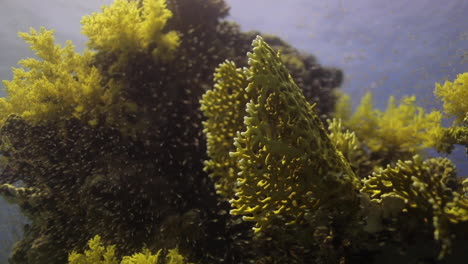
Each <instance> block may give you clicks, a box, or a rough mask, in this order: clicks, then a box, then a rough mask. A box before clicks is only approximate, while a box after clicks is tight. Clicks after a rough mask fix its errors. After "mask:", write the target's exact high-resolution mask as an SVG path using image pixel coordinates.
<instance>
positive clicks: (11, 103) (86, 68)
mask: <svg viewBox="0 0 468 264" xmlns="http://www.w3.org/2000/svg"><path fill="white" fill-rule="evenodd" d="M19 36H20V37H22V38H23V39H24V40H25V41H26V42H27V43H29V44H30V45H31V49H32V50H34V51H35V52H36V55H37V56H38V57H39V59H33V58H30V59H24V60H21V61H20V62H19V64H20V65H21V66H23V67H24V68H16V69H13V80H12V81H4V84H5V87H6V92H7V97H6V98H0V122H1V123H4V122H5V120H6V118H7V117H8V116H9V115H10V114H16V115H19V116H21V117H23V118H25V119H26V120H28V121H31V122H33V123H39V122H41V121H44V120H56V119H59V118H61V117H67V116H75V117H78V118H83V119H86V121H89V122H94V121H93V120H95V118H96V117H97V116H96V112H94V111H93V108H94V109H95V107H94V106H95V105H98V104H100V103H101V102H102V101H101V99H100V95H102V93H103V91H102V89H101V84H100V82H101V75H100V74H99V72H98V70H97V69H96V68H95V67H92V66H90V61H91V60H92V54H91V53H90V52H85V53H84V54H83V55H80V54H78V53H76V52H75V51H74V47H73V45H72V44H71V42H67V43H66V45H65V47H61V46H60V45H56V44H55V40H54V36H53V31H51V30H46V29H45V28H41V29H40V31H39V32H38V31H36V30H34V29H32V28H31V30H30V33H29V34H28V33H19Z"/></svg>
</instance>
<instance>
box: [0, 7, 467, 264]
mask: <svg viewBox="0 0 468 264" xmlns="http://www.w3.org/2000/svg"><path fill="white" fill-rule="evenodd" d="M187 1H189V0H187ZM112 2H113V1H111V0H109V1H107V0H106V1H104V0H96V1H91V0H80V1H65V0H43V1H34V0H1V2H0V24H1V26H0V79H2V80H11V78H12V72H11V67H13V66H16V65H17V62H18V60H20V59H21V58H25V57H28V56H33V53H32V51H30V50H29V48H28V45H27V44H26V43H24V41H23V40H21V39H20V38H18V37H17V32H19V31H25V32H26V31H29V27H34V28H36V29H38V28H39V27H40V26H44V27H46V28H47V29H54V30H55V36H56V40H57V42H58V43H61V44H63V43H65V41H66V40H72V41H73V43H74V45H75V46H76V50H77V51H78V52H81V51H82V50H84V45H85V43H86V41H87V40H86V38H85V36H83V35H81V34H80V27H81V26H80V19H81V17H82V16H84V15H87V14H90V13H92V12H97V11H99V10H100V6H101V5H104V4H110V3H112ZM226 2H227V4H228V5H229V6H230V7H231V9H230V15H229V16H228V20H232V21H234V22H236V23H238V24H240V26H241V30H242V31H249V30H258V31H260V32H262V33H266V34H273V35H277V36H279V37H281V38H282V39H283V40H285V41H287V42H288V43H289V44H290V45H292V46H293V47H295V48H297V49H299V50H300V51H304V52H307V53H310V54H312V55H314V56H315V57H316V58H317V60H318V61H319V63H320V64H322V65H324V66H326V67H336V68H339V69H341V70H342V71H343V73H344V81H343V83H342V84H341V90H342V91H343V92H345V93H346V94H349V95H350V96H351V99H352V102H353V105H354V106H355V105H357V104H358V102H359V100H360V99H361V97H362V96H364V94H365V93H366V92H369V91H370V92H372V94H373V96H374V102H375V104H376V106H377V107H378V108H381V109H384V108H385V106H386V103H387V100H388V97H389V96H390V95H394V96H396V97H397V98H401V96H403V95H416V96H417V99H418V101H417V104H418V105H420V106H423V107H424V108H425V109H427V110H430V109H433V108H435V109H440V108H441V103H440V102H439V101H437V100H436V99H435V97H434V95H433V90H434V83H443V82H444V81H445V80H453V79H454V78H455V77H456V75H457V74H459V73H462V72H466V71H467V70H468V53H467V52H468V19H467V18H466V14H468V2H467V1H464V0H450V1H431V0H414V1H402V0H395V1H381V0H377V1H375V0H354V1H343V0H326V1H314V0H289V1H279V0H269V1H268V0H249V1H243V0H226ZM2 86H3V85H2ZM0 94H1V96H4V95H5V93H4V92H1V93H0ZM447 122H448V123H449V121H447ZM434 153H435V152H434ZM434 153H432V152H430V153H429V154H434ZM448 157H449V158H451V159H452V160H453V161H454V163H455V165H456V166H457V171H458V174H459V175H462V176H466V175H468V163H467V162H466V157H465V153H464V149H463V148H462V147H456V148H455V150H454V151H453V153H452V154H451V155H449V156H448ZM25 221H26V220H25V218H24V217H23V216H21V214H20V213H19V211H18V210H17V208H16V207H15V206H13V205H9V204H7V203H6V202H5V201H4V200H3V198H0V263H7V257H8V254H9V252H10V250H11V247H12V244H13V243H14V242H15V241H16V240H18V239H19V238H20V237H21V233H22V232H21V226H22V224H23V223H24V222H25Z"/></svg>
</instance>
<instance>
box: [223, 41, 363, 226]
mask: <svg viewBox="0 0 468 264" xmlns="http://www.w3.org/2000/svg"><path fill="white" fill-rule="evenodd" d="M253 47H254V48H253V53H249V54H248V56H249V66H250V68H249V69H248V70H247V75H248V81H249V85H248V87H247V93H249V96H251V97H250V98H249V99H250V102H249V103H248V104H247V115H246V117H245V119H244V123H245V125H246V130H245V131H242V132H239V133H238V134H237V137H236V139H235V143H234V144H235V146H236V148H237V149H236V151H235V152H233V153H232V154H231V157H233V158H235V159H236V160H238V164H239V167H240V169H241V172H240V173H239V178H238V185H239V191H238V192H237V194H236V195H237V196H238V198H237V199H233V200H232V201H231V204H232V205H233V207H234V208H235V209H233V210H232V211H231V213H233V214H237V215H243V216H244V219H245V220H248V221H254V222H255V223H256V229H255V230H256V231H261V230H262V229H268V227H269V226H270V225H271V223H272V222H273V221H277V220H279V219H281V220H280V221H281V222H283V223H285V224H294V223H299V222H301V221H302V220H303V217H304V214H305V213H306V212H310V211H314V210H315V209H317V208H319V207H321V206H326V205H327V204H334V203H336V204H338V205H337V206H342V205H344V204H346V202H343V201H348V202H349V201H353V199H355V192H354V190H355V188H357V186H359V181H358V179H357V177H356V176H355V174H354V173H353V172H352V170H351V169H350V167H349V164H348V163H347V161H346V160H345V159H344V157H343V156H342V155H341V153H339V152H338V151H337V150H336V148H335V146H334V145H333V144H332V142H331V141H330V139H329V137H328V135H327V134H326V132H325V129H324V127H323V124H322V123H321V121H320V119H319V117H318V116H317V114H316V113H315V111H314V110H313V107H312V106H311V105H310V104H309V103H308V102H307V101H306V99H305V97H304V96H303V94H302V92H301V90H300V89H299V88H298V87H297V86H296V85H295V83H294V81H293V80H292V78H291V76H290V75H289V74H288V71H287V70H286V68H285V66H284V65H283V64H282V62H281V60H280V58H279V56H278V54H276V53H275V52H274V51H273V50H272V49H271V48H270V47H269V46H268V44H266V43H265V42H264V41H263V39H262V38H260V37H257V39H255V40H254V42H253ZM337 200H340V201H341V202H337ZM340 203H341V204H340ZM301 219H302V220H301Z"/></svg>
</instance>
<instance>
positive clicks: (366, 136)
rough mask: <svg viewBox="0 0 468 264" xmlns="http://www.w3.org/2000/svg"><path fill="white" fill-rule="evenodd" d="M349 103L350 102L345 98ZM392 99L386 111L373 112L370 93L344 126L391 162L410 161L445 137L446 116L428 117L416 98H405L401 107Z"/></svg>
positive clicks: (343, 105) (341, 104)
mask: <svg viewBox="0 0 468 264" xmlns="http://www.w3.org/2000/svg"><path fill="white" fill-rule="evenodd" d="M345 99H346V98H345ZM395 101H396V100H395V98H394V97H393V96H391V97H390V98H389V100H388V105H387V108H386V110H385V111H380V110H378V109H374V108H373V104H372V95H371V94H370V93H367V94H366V95H365V96H364V97H363V99H362V101H361V104H360V105H359V106H358V108H357V110H356V112H355V113H354V114H353V115H352V116H351V117H350V118H349V119H347V120H346V119H345V120H343V122H344V125H345V126H346V127H348V128H350V129H351V130H352V131H354V132H355V133H356V135H357V137H358V138H359V139H360V140H361V141H362V142H363V143H364V144H366V146H367V147H368V148H369V150H370V151H372V152H374V153H379V155H380V156H381V158H383V159H384V160H385V161H387V162H391V161H396V160H395V158H403V159H405V158H410V157H411V156H412V155H414V154H419V153H420V152H421V151H422V150H423V149H424V148H428V147H433V146H436V145H437V142H438V141H439V140H440V138H441V137H442V134H443V132H442V127H441V124H440V121H441V118H442V115H441V113H440V112H438V111H432V112H430V113H425V111H424V109H423V108H422V107H418V106H416V97H415V96H408V97H403V99H402V100H401V102H400V104H399V105H397V104H396V102H395ZM349 108H350V106H348V105H347V101H346V100H341V101H339V104H338V105H337V110H339V112H337V114H338V115H343V113H346V112H348V111H349V110H347V109H349Z"/></svg>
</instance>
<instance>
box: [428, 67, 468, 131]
mask: <svg viewBox="0 0 468 264" xmlns="http://www.w3.org/2000/svg"><path fill="white" fill-rule="evenodd" d="M434 94H435V95H436V96H437V97H438V98H440V99H441V100H442V101H443V102H444V111H445V113H447V114H448V115H449V116H453V117H455V122H456V123H461V122H462V121H463V119H465V118H466V117H467V114H468V99H467V98H468V72H465V73H462V74H458V75H457V78H456V79H455V80H454V81H453V82H451V81H446V82H445V83H444V84H443V85H441V84H438V83H437V84H436V88H435V90H434Z"/></svg>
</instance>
